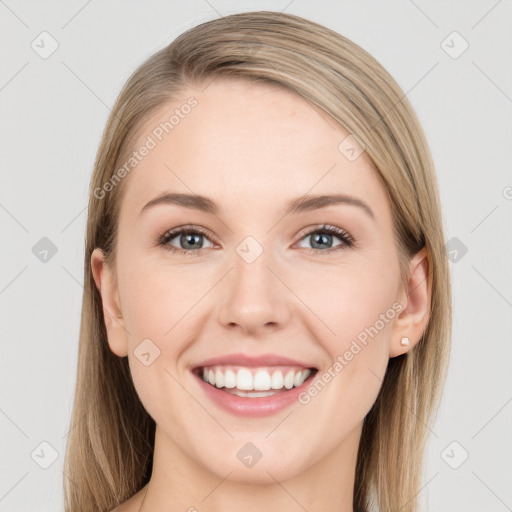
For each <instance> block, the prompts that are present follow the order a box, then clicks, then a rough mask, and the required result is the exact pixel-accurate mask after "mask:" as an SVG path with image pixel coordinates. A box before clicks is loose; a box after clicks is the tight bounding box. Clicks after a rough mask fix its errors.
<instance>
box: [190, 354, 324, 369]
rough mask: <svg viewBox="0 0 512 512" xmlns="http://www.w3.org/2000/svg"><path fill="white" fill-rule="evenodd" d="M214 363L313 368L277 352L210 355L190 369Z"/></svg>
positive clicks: (213, 364)
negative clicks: (210, 356)
mask: <svg viewBox="0 0 512 512" xmlns="http://www.w3.org/2000/svg"><path fill="white" fill-rule="evenodd" d="M215 365H233V366H246V367H258V366H301V367H303V368H314V366H312V365H310V364H308V363H305V362H303V361H298V360H297V359H291V358H289V357H285V356H280V355H278V354H261V355H248V354H225V355H223V356H218V357H212V358H210V359H205V360H204V361H202V362H200V363H198V364H196V365H194V366H193V367H192V370H195V369H197V368H204V367H205V366H215Z"/></svg>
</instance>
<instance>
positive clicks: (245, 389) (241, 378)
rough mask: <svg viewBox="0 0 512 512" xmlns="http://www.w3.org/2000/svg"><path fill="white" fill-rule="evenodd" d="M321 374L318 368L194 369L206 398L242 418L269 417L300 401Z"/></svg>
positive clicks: (241, 367)
mask: <svg viewBox="0 0 512 512" xmlns="http://www.w3.org/2000/svg"><path fill="white" fill-rule="evenodd" d="M317 373H318V369H317V368H314V367H307V368H306V367H300V366H272V367H243V366H233V365H229V366H225V365H212V366H198V367H196V368H194V369H192V374H193V375H194V377H195V379H196V381H197V382H198V384H199V386H200V388H201V389H202V390H203V392H204V393H205V394H206V396H207V397H208V398H209V399H210V400H211V401H212V402H213V403H214V404H215V405H216V406H218V407H220V408H222V409H223V410H224V411H227V412H229V413H231V414H235V415H238V416H249V417H253V418H255V417H262V416H268V415H271V414H274V413H277V412H278V411H280V410H282V409H284V408H285V407H288V406H290V405H292V404H293V403H294V402H297V401H298V396H299V394H300V393H301V392H302V391H304V390H305V389H306V388H307V387H308V386H309V385H310V383H311V381H312V380H313V379H314V377H315V375H316V374H317Z"/></svg>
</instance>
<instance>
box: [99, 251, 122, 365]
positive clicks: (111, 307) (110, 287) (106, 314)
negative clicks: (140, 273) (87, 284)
mask: <svg viewBox="0 0 512 512" xmlns="http://www.w3.org/2000/svg"><path fill="white" fill-rule="evenodd" d="M91 269H92V275H93V277H94V282H95V283H96V288H98V291H99V292H100V295H101V302H102V305H103V318H104V320H105V327H106V329H107V338H108V344H109V346H110V350H112V352H114V354H116V355H118V356H119V357H124V356H126V355H128V339H127V336H126V332H127V331H126V328H125V326H124V319H123V316H122V312H121V305H120V301H119V293H118V289H117V280H116V278H115V275H114V272H113V270H112V269H111V268H110V267H109V266H108V264H107V262H106V261H105V255H104V254H103V251H102V250H101V249H99V248H96V249H94V251H93V252H92V254H91Z"/></svg>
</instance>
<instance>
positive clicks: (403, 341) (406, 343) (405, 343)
mask: <svg viewBox="0 0 512 512" xmlns="http://www.w3.org/2000/svg"><path fill="white" fill-rule="evenodd" d="M400 345H402V347H408V346H409V338H407V337H405V336H404V337H403V338H402V339H401V340H400Z"/></svg>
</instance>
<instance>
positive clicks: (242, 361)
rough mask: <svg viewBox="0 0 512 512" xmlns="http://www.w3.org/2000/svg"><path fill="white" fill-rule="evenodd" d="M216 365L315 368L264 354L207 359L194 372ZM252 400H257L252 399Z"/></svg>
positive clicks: (282, 357) (233, 355)
mask: <svg viewBox="0 0 512 512" xmlns="http://www.w3.org/2000/svg"><path fill="white" fill-rule="evenodd" d="M215 365H236V366H246V367H258V366H301V367H302V368H313V366H312V365H311V364H308V363H304V362H303V361H298V360H296V359H290V358H289V357H284V356H279V355H277V354H262V355H260V356H250V355H247V354H226V355H224V356H219V357H212V358H210V359H206V360H204V361H202V362H201V363H199V364H196V365H194V366H193V367H192V370H194V369H196V368H199V367H204V366H215ZM251 400H256V399H255V398H251Z"/></svg>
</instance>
